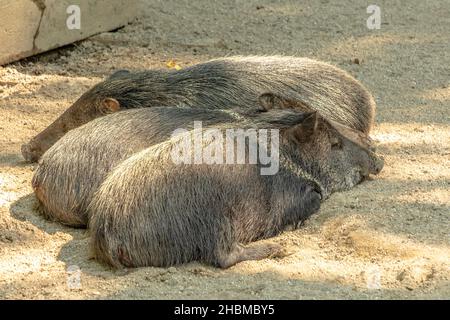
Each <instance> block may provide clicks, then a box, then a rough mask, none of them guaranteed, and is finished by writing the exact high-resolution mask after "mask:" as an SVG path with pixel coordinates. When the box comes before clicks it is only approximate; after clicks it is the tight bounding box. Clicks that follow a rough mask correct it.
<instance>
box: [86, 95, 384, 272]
mask: <svg viewBox="0 0 450 320" xmlns="http://www.w3.org/2000/svg"><path fill="white" fill-rule="evenodd" d="M267 100H268V101H270V99H266V101H267ZM268 109H269V110H267V111H264V112H260V113H258V114H255V115H254V116H250V117H248V118H247V119H246V121H244V122H242V123H233V124H224V125H219V126H216V127H217V129H218V130H220V135H217V134H216V135H214V134H211V132H210V131H211V129H200V128H199V129H195V130H191V131H187V132H184V133H183V132H177V133H178V134H177V135H174V136H173V137H172V138H171V139H168V140H167V141H165V142H162V143H160V144H157V145H154V146H152V147H149V148H147V149H145V150H142V151H141V152H139V153H136V154H134V155H133V156H131V157H130V158H128V159H127V160H125V161H123V162H122V163H121V164H119V165H118V166H116V167H115V168H114V170H113V171H112V172H111V173H110V174H109V175H108V177H107V178H106V179H105V181H104V182H103V183H102V184H101V186H100V187H99V189H98V190H97V192H96V193H95V195H94V197H93V199H92V201H91V203H90V205H89V208H88V211H89V217H90V221H89V229H90V234H91V237H92V239H91V241H92V242H91V247H92V252H93V255H94V256H95V257H96V259H98V260H99V261H102V262H104V263H107V264H109V265H111V266H113V267H115V268H121V267H141V266H158V267H167V266H171V265H176V264H181V263H186V262H189V261H202V262H205V263H208V264H212V265H214V266H219V267H222V268H227V267H229V266H232V265H233V264H236V263H238V262H240V261H244V260H256V259H262V258H266V257H269V256H271V255H276V254H278V253H279V252H280V251H281V247H280V246H279V245H276V244H274V243H251V242H253V241H256V240H258V239H265V238H268V237H272V236H275V235H277V234H279V233H280V232H282V231H283V230H284V229H285V228H286V227H290V226H296V225H298V224H299V223H300V222H301V221H303V220H304V219H306V218H307V217H308V216H310V215H311V214H313V213H314V212H316V211H317V210H318V209H319V206H320V202H321V201H322V200H323V199H325V198H327V197H328V196H329V195H330V194H331V193H333V192H335V191H339V190H345V189H348V188H351V187H353V186H354V185H356V184H357V183H359V182H360V181H362V180H363V179H364V178H365V177H367V176H368V175H369V174H378V173H379V172H380V170H381V168H382V166H383V161H382V160H381V159H380V158H378V157H377V156H376V155H375V154H374V153H373V152H372V151H370V150H369V148H368V146H367V145H365V144H364V141H362V142H361V141H354V140H352V139H349V138H348V137H347V136H346V135H344V134H343V133H342V132H343V131H341V128H339V126H335V125H333V124H331V123H330V122H329V121H327V120H325V119H324V118H323V117H322V116H320V115H319V114H318V113H317V112H299V111H297V110H278V109H272V108H268ZM237 128H241V130H235V131H233V132H234V137H235V138H236V140H237V141H241V142H242V141H245V145H246V150H249V153H248V155H246V156H245V157H244V160H245V161H244V162H240V163H239V162H237V160H236V161H235V162H234V163H233V162H228V157H227V161H226V162H225V163H224V161H225V160H223V159H224V156H223V155H224V154H226V155H227V156H228V154H229V152H230V150H235V151H233V152H237V151H236V149H237V148H238V147H237V146H238V145H239V143H237V144H234V143H233V144H232V145H231V146H232V147H230V144H229V143H230V140H229V139H228V138H227V137H228V131H229V130H230V129H237ZM246 128H255V129H258V130H261V131H257V132H258V133H259V134H262V132H263V131H264V130H262V129H271V131H270V133H271V134H270V135H269V133H267V132H266V135H265V136H266V137H267V139H259V138H258V139H257V140H255V139H252V138H250V137H251V134H249V133H248V131H247V130H246ZM244 129H245V130H244ZM277 132H278V133H279V135H278V138H276V137H277V135H276V134H275V133H277ZM225 133H226V135H225ZM263 136H264V135H263ZM356 136H357V135H356ZM245 137H247V138H245ZM198 141H201V144H199V142H198ZM264 141H266V142H265V143H264ZM277 141H278V143H277ZM218 144H219V148H217V145H218ZM192 145H193V146H194V147H192ZM269 145H270V146H271V147H270V148H268V146H269ZM189 146H190V148H189ZM241 147H242V146H241ZM269 149H270V153H271V154H272V155H274V154H275V155H278V156H274V157H273V158H271V159H272V160H273V159H278V171H275V172H272V174H263V173H262V172H263V169H264V168H266V169H267V166H268V165H269V163H268V162H267V161H266V160H267V159H266V158H264V157H263V158H261V157H259V158H257V159H256V160H255V158H253V160H255V162H251V160H250V159H251V158H252V157H251V153H250V150H253V151H255V150H258V154H260V155H261V154H268V153H269V152H268V151H269ZM199 154H201V155H202V156H203V157H205V158H203V162H202V161H200V162H196V160H195V159H197V158H198V157H199ZM220 154H222V158H221V157H220V156H218V157H217V158H216V157H215V156H217V155H220ZM206 155H210V156H211V157H212V156H214V157H213V158H214V159H216V161H213V162H211V161H210V162H208V163H205V159H210V160H211V158H210V157H206ZM180 159H184V160H183V161H181V160H180ZM193 159H194V160H193ZM199 159H201V157H200V158H199ZM217 159H219V160H220V159H222V160H223V161H222V162H221V161H217ZM264 159H265V160H264ZM241 160H242V159H241ZM263 160H264V161H263ZM274 161H275V160H274ZM270 165H271V164H270Z"/></svg>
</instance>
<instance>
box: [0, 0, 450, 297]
mask: <svg viewBox="0 0 450 320" xmlns="http://www.w3.org/2000/svg"><path fill="white" fill-rule="evenodd" d="M400 2H401V3H402V4H400ZM306 3H308V4H306ZM368 4H370V2H367V3H366V1H357V0H355V1H350V0H345V1H342V0H340V1H332V0H321V1H308V2H307V1H298V0H295V1H263V0H258V1H253V0H252V1H248V0H239V1H237V0H236V1H223V2H218V1H209V0H183V1H180V0H178V1H175V0H161V1H156V0H155V1H148V3H147V4H145V5H144V6H143V8H142V12H143V13H144V17H142V18H140V19H138V20H137V21H136V22H135V23H133V24H130V25H128V26H127V27H125V28H123V29H119V30H117V31H116V32H111V33H103V34H100V35H97V36H94V37H92V38H90V39H88V40H86V41H82V42H79V43H76V44H74V45H70V46H68V47H65V48H62V49H59V50H56V51H52V52H49V53H46V54H42V55H40V56H37V57H33V58H29V59H27V60H23V61H20V62H17V63H13V64H10V65H6V66H3V67H0V298H7V299H22V298H31V299H54V298H58V299H59V298H64V299H73V298H87V299H99V298H101V299H103V298H108V299H109V298H112V299H121V298H138V299H141V298H151V299H153V298H157V299H161V298H192V299H197V298H206V299H209V298H218V299H222V298H225V299H226V298H244V299H247V298H275V299H278V298H282V299H305V298H311V299H323V298H331V299H335V298H345V299H347V298H350V299H361V298H362V299H365V298H368V299H398V298H407V299H417V298H425V299H430V298H438V299H449V298H450V268H449V262H450V237H449V236H450V234H449V232H450V54H449V52H450V42H449V41H450V5H449V3H448V1H447V0H441V1H438V0H434V1H419V0H411V1H377V4H378V5H379V6H380V7H381V10H382V24H381V29H380V30H369V29H368V28H367V27H366V19H367V17H368V16H369V15H368V14H367V13H366V7H367V5H368ZM233 54H291V55H298V56H307V57H312V58H316V59H321V60H325V61H328V62H331V63H334V64H335V65H337V66H340V67H341V68H343V69H345V70H347V71H349V72H350V73H351V74H352V75H354V76H355V77H357V78H358V79H360V80H361V81H362V82H363V83H364V84H365V85H366V86H367V88H368V89H369V90H370V91H371V92H372V93H373V95H374V96H375V97H376V100H377V103H378V114H377V123H376V126H375V128H374V131H373V137H374V138H375V139H377V140H378V141H379V143H380V146H379V152H380V153H381V154H382V155H384V156H385V160H386V165H385V169H384V171H383V172H382V174H381V175H380V176H378V177H376V178H375V179H373V180H372V181H366V182H364V183H363V184H361V185H359V186H358V187H356V188H355V189H353V190H351V191H349V192H343V193H339V194H335V195H333V196H332V197H331V198H330V199H329V200H327V201H326V202H325V203H323V206H322V208H321V210H320V212H319V213H318V214H316V215H315V216H314V217H313V218H311V219H310V220H309V221H308V222H307V223H306V225H305V227H304V228H302V229H300V230H296V231H293V232H286V233H284V234H282V235H281V236H279V237H277V238H275V239H274V241H276V242H278V243H280V244H284V245H286V246H290V247H292V248H293V251H294V254H293V255H291V256H289V257H285V258H283V259H266V260H262V261H258V262H244V263H240V264H238V265H236V266H234V267H232V268H230V269H229V270H226V271H223V270H218V269H214V268H211V267H207V266H204V265H201V264H199V263H191V264H188V265H184V266H180V267H177V268H169V269H160V268H141V269H137V270H130V271H128V272H122V273H117V272H112V271H110V270H108V269H107V268H105V267H103V266H101V265H99V264H97V263H96V262H95V261H93V260H91V259H90V258H89V256H88V251H87V243H88V241H87V240H88V239H87V235H86V232H85V231H84V230H77V229H70V228H66V227H63V226H61V225H59V224H57V223H52V222H48V221H46V220H44V219H43V218H42V217H40V216H39V215H38V214H37V213H36V212H35V211H34V209H33V205H34V201H35V200H34V196H33V195H32V190H31V187H30V180H31V177H32V174H33V169H34V166H33V165H29V164H26V163H24V161H23V159H22V157H21V155H20V152H19V150H20V145H21V144H22V143H24V142H26V141H28V139H29V138H31V137H32V136H34V135H35V134H36V133H38V132H39V131H41V130H42V129H44V128H45V127H46V126H47V125H48V124H49V123H50V122H51V121H53V119H55V118H56V117H57V116H58V115H59V114H60V113H61V112H62V111H63V110H64V109H65V108H67V107H68V106H69V105H70V104H71V103H72V102H73V101H75V99H76V98H77V97H78V96H80V95H81V94H82V93H83V92H84V91H85V90H86V89H88V88H89V87H90V86H92V85H93V84H95V83H97V82H98V81H100V80H102V78H103V77H104V76H106V75H108V74H109V73H111V72H112V71H113V70H115V69H124V68H128V69H144V68H154V67H158V68H166V67H167V66H166V64H167V62H168V61H170V60H172V59H174V60H175V61H176V63H178V64H179V65H180V66H187V65H190V64H193V63H195V62H199V61H204V60H206V59H209V58H213V57H218V56H224V55H233ZM355 59H358V60H359V64H358V63H355ZM77 268H78V269H77ZM68 270H69V272H67V271H68ZM73 270H75V271H73ZM76 270H79V271H76ZM78 276H80V281H81V282H80V286H79V287H77V283H76V280H77V277H78Z"/></svg>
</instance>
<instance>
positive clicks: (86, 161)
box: [32, 106, 242, 227]
mask: <svg viewBox="0 0 450 320" xmlns="http://www.w3.org/2000/svg"><path fill="white" fill-rule="evenodd" d="M240 117H242V114H241V113H239V111H238V110H237V111H236V112H231V111H229V110H227V111H220V110H217V111H214V110H203V109H191V108H185V107H182V106H180V107H164V108H161V107H155V108H150V109H149V108H143V109H134V110H127V111H123V112H118V113H115V114H111V115H108V116H106V117H102V118H98V119H95V120H93V121H91V122H90V123H87V124H85V125H83V126H81V127H79V128H76V129H74V130H72V131H70V132H69V133H68V134H66V135H65V136H64V137H63V138H61V139H60V140H59V141H58V142H57V143H56V144H54V145H53V146H52V147H51V148H50V149H49V150H48V151H47V152H46V153H45V154H44V156H43V157H42V158H41V159H40V161H39V165H38V167H37V169H36V171H35V174H34V176H33V179H32V187H33V189H34V191H35V194H36V197H37V199H38V201H39V210H40V211H41V212H42V213H43V214H44V216H46V217H47V218H48V219H51V220H55V221H58V222H61V223H63V224H66V225H70V226H74V227H85V226H86V224H87V213H86V208H87V205H88V204H89V202H90V200H91V198H92V195H93V193H94V192H95V191H96V189H97V188H98V186H99V185H100V183H101V182H102V181H103V179H104V178H105V177H106V175H107V174H108V173H109V171H110V170H111V169H112V168H113V167H114V166H115V165H117V164H118V163H120V162H121V161H122V160H124V159H126V158H127V157H129V156H130V155H132V154H134V153H135V152H138V151H140V150H142V149H144V148H146V147H149V146H151V145H153V144H156V143H159V142H162V141H164V140H165V139H167V138H169V137H170V134H171V133H172V132H173V130H175V129H177V128H181V127H189V126H191V125H192V124H193V120H194V119H196V120H200V121H203V123H204V124H205V125H212V124H216V123H220V122H233V121H236V120H237V119H240Z"/></svg>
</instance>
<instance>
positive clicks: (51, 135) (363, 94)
mask: <svg viewBox="0 0 450 320" xmlns="http://www.w3.org/2000/svg"><path fill="white" fill-rule="evenodd" d="M264 92H273V93H275V94H282V95H283V96H285V97H290V98H293V99H295V100H300V101H302V102H304V103H305V104H307V105H308V106H310V107H311V108H312V109H313V110H317V111H319V112H320V114H321V115H322V116H324V117H325V118H326V119H328V120H335V121H337V122H339V123H341V124H343V125H345V126H348V127H350V128H353V129H356V130H359V131H361V132H364V133H369V131H370V129H371V126H372V124H373V121H374V116H375V102H374V100H373V98H372V96H371V95H370V93H369V92H368V91H367V90H366V89H365V88H364V86H363V85H361V83H359V82H358V81H357V80H356V79H354V78H353V77H352V76H350V75H349V74H348V73H347V72H345V71H344V70H341V69H339V68H337V67H334V66H332V65H330V64H327V63H324V62H320V61H316V60H312V59H308V58H297V57H282V56H263V57H258V56H254V57H239V56H238V57H229V58H220V59H216V60H211V61H208V62H205V63H200V64H197V65H194V66H191V67H188V68H184V69H181V70H148V71H142V72H128V71H126V70H122V71H119V72H116V73H115V74H113V75H112V76H111V77H110V78H108V79H106V80H105V81H103V82H101V83H99V84H97V85H96V86H94V87H93V88H92V89H90V90H89V91H87V92H86V93H84V94H83V95H82V96H81V97H80V98H79V99H78V100H77V101H76V102H75V103H74V104H73V105H72V106H71V107H69V108H68V109H67V110H66V111H65V112H64V113H63V114H61V115H60V116H59V117H58V118H57V119H56V120H55V121H54V122H53V123H52V124H50V125H49V126H48V127H47V128H46V129H45V130H43V131H42V132H41V133H39V134H38V135H37V136H35V137H34V138H32V139H31V140H30V141H29V143H27V144H24V145H23V146H22V154H23V156H24V158H25V159H26V160H27V161H30V162H35V161H37V160H38V159H39V158H40V157H41V156H42V154H43V153H44V152H45V151H46V150H48V149H49V148H50V147H51V146H52V145H53V144H54V143H55V142H56V141H57V140H58V139H60V138H61V137H62V136H63V135H64V134H65V133H67V132H68V131H69V130H72V129H74V128H76V127H79V126H80V125H83V124H85V123H87V122H89V121H91V120H93V119H95V118H97V117H100V116H103V115H105V114H109V113H112V112H117V111H119V110H125V109H133V108H142V107H155V106H174V105H178V104H179V103H184V104H186V105H187V106H190V107H193V108H210V109H226V108H229V107H230V106H239V107H242V108H246V107H248V106H252V105H254V104H255V102H256V100H257V98H258V96H259V95H260V94H262V93H264Z"/></svg>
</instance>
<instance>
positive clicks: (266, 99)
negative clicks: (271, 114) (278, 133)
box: [258, 92, 280, 111]
mask: <svg viewBox="0 0 450 320" xmlns="http://www.w3.org/2000/svg"><path fill="white" fill-rule="evenodd" d="M258 103H259V106H260V110H261V111H268V110H270V109H274V108H279V104H280V100H279V99H278V97H277V96H276V95H275V94H273V93H272V92H266V93H263V94H262V95H260V96H259V98H258Z"/></svg>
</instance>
